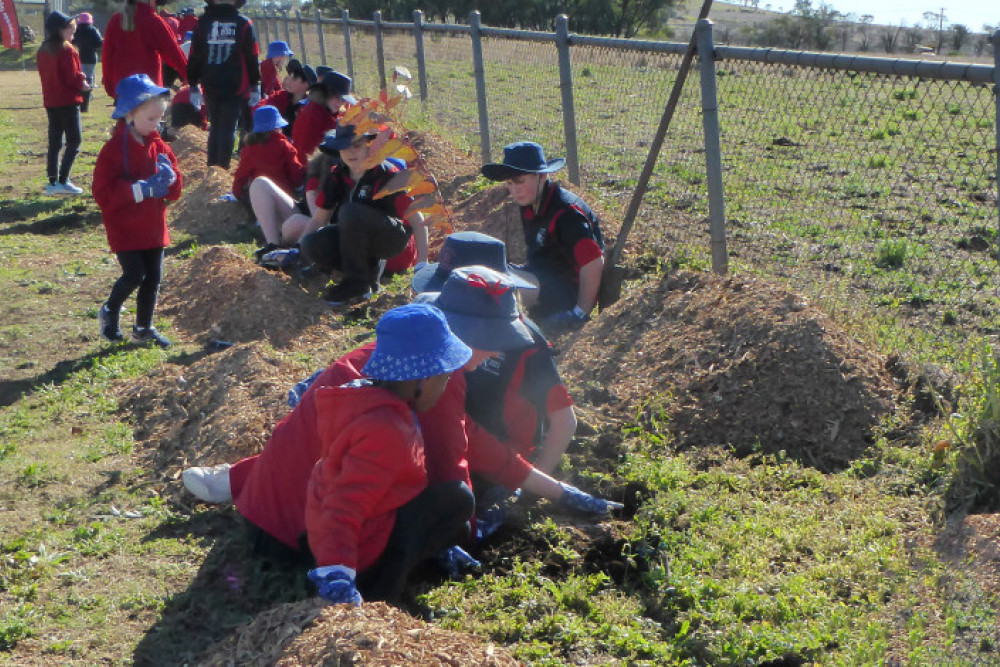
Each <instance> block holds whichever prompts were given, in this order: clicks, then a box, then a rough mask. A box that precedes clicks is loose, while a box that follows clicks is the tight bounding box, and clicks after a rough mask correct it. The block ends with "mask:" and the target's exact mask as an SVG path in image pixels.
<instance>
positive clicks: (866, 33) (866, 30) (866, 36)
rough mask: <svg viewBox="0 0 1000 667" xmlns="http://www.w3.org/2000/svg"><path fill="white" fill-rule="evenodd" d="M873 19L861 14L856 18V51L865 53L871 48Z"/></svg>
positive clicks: (868, 15) (869, 15)
mask: <svg viewBox="0 0 1000 667" xmlns="http://www.w3.org/2000/svg"><path fill="white" fill-rule="evenodd" d="M874 22H875V17H874V16H872V15H871V14H862V15H861V16H860V17H858V51H867V50H868V49H870V48H871V47H872V23H874Z"/></svg>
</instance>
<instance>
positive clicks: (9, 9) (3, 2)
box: [0, 0, 21, 51]
mask: <svg viewBox="0 0 1000 667" xmlns="http://www.w3.org/2000/svg"><path fill="white" fill-rule="evenodd" d="M0 35H2V36H3V45H4V46H5V47H6V48H8V49H17V50H18V51H20V50H21V26H19V25H18V23H17V12H16V11H15V10H14V0H0Z"/></svg>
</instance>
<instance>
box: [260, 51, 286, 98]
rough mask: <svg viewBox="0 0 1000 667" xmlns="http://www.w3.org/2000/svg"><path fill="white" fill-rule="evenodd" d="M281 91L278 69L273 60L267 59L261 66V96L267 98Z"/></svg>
mask: <svg viewBox="0 0 1000 667" xmlns="http://www.w3.org/2000/svg"><path fill="white" fill-rule="evenodd" d="M279 90H281V79H280V78H279V77H278V68H277V67H275V66H274V61H273V60H271V59H270V58H265V59H264V62H262V63H261V64H260V94H261V95H262V96H263V97H267V96H268V95H273V94H274V93H276V92H278V91H279Z"/></svg>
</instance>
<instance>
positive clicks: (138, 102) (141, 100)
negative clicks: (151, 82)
mask: <svg viewBox="0 0 1000 667" xmlns="http://www.w3.org/2000/svg"><path fill="white" fill-rule="evenodd" d="M169 95H170V89H169V88H161V87H160V86H153V87H152V88H149V89H148V90H147V91H146V92H144V93H142V94H141V95H138V96H137V97H134V98H132V99H131V100H129V102H131V103H132V105H131V106H129V107H128V108H125V107H123V106H119V104H118V103H115V109H114V111H112V112H111V118H113V119H114V120H119V119H121V118H124V117H125V116H127V115H129V113H131V112H132V111H134V110H135V109H138V108H139V107H141V106H142V105H143V104H145V103H146V102H148V101H150V100H151V99H153V98H154V97H163V96H168V97H169ZM119 99H121V98H119Z"/></svg>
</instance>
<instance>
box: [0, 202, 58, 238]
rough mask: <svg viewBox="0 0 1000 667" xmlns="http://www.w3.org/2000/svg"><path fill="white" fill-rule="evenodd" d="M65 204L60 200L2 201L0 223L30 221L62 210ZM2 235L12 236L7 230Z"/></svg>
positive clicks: (0, 203) (0, 204)
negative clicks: (43, 214) (44, 214)
mask: <svg viewBox="0 0 1000 667" xmlns="http://www.w3.org/2000/svg"><path fill="white" fill-rule="evenodd" d="M64 203H65V202H64V201H62V200H59V199H34V200H29V201H25V200H24V199H0V223H7V222H17V221H19V220H30V219H31V218H34V217H36V216H38V215H41V214H42V213H48V212H49V211H55V210H57V209H60V208H62V206H63V204H64ZM0 233H3V234H10V233H12V232H9V231H7V230H6V229H5V230H2V231H0ZM18 233H23V232H18Z"/></svg>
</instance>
